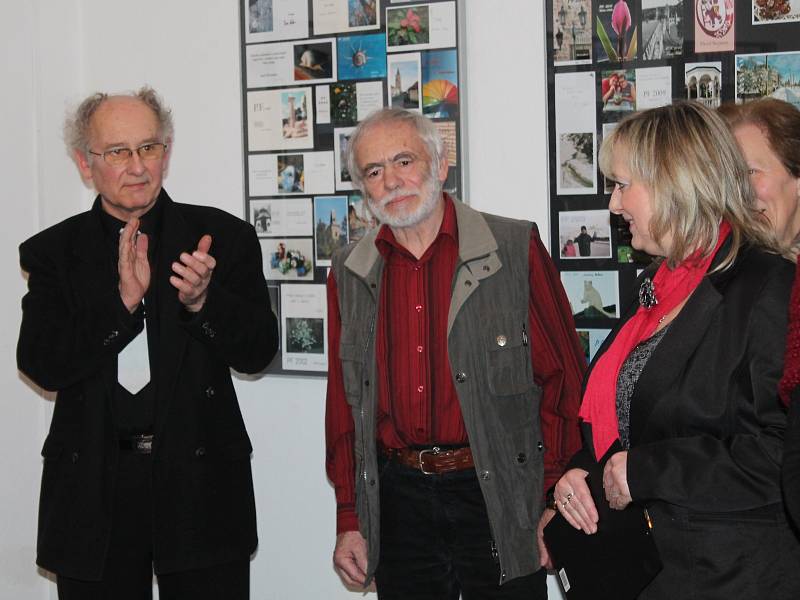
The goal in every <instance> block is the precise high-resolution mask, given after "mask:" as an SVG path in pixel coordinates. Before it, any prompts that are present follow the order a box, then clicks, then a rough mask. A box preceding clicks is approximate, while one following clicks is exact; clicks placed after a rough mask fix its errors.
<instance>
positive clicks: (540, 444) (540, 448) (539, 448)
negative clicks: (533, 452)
mask: <svg viewBox="0 0 800 600" xmlns="http://www.w3.org/2000/svg"><path fill="white" fill-rule="evenodd" d="M536 449H537V450H538V451H539V452H541V451H542V450H544V444H543V443H542V442H538V443H537V444H536Z"/></svg>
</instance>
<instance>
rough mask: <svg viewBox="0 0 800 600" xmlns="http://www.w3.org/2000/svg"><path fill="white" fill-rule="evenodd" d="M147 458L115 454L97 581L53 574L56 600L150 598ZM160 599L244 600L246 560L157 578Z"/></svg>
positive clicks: (247, 587)
mask: <svg viewBox="0 0 800 600" xmlns="http://www.w3.org/2000/svg"><path fill="white" fill-rule="evenodd" d="M151 466H152V460H151V456H150V455H147V454H135V453H132V452H121V453H120V460H119V474H118V477H117V488H116V490H115V493H114V516H113V525H112V528H111V540H110V544H109V548H108V555H107V557H106V564H105V567H104V571H103V580H102V581H81V580H78V579H71V578H69V577H63V576H61V575H57V580H56V582H57V587H58V598H59V600H151V599H152V597H153V536H152V530H153V521H152V506H153V503H152V488H151V485H152V484H151V477H150V472H151ZM158 595H159V598H160V600H185V599H188V598H191V599H192V600H247V599H248V598H249V597H250V561H249V559H247V560H242V561H237V562H233V563H229V564H224V565H216V566H213V567H210V568H207V569H197V570H193V571H181V572H178V573H169V574H167V575H160V576H159V577H158Z"/></svg>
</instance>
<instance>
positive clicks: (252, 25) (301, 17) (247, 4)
mask: <svg viewBox="0 0 800 600" xmlns="http://www.w3.org/2000/svg"><path fill="white" fill-rule="evenodd" d="M242 10H243V11H244V14H245V26H244V34H245V43H247V44H253V43H259V42H278V41H281V40H291V39H298V38H307V37H308V3H307V2H296V1H295V0H242Z"/></svg>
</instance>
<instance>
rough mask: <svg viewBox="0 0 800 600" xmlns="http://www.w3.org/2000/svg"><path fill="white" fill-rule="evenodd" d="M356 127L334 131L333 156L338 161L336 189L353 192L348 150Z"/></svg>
mask: <svg viewBox="0 0 800 600" xmlns="http://www.w3.org/2000/svg"><path fill="white" fill-rule="evenodd" d="M353 131H355V127H341V128H338V129H334V130H333V146H334V148H333V155H334V157H335V158H334V159H335V161H336V171H335V173H336V189H337V190H352V189H353V179H352V177H350V167H349V165H348V164H347V148H348V144H349V142H350V136H351V135H352V134H353Z"/></svg>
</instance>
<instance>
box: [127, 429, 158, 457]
mask: <svg viewBox="0 0 800 600" xmlns="http://www.w3.org/2000/svg"><path fill="white" fill-rule="evenodd" d="M119 449H120V450H126V451H128V452H134V453H136V454H150V453H152V452H153V434H151V433H143V434H138V435H128V436H124V437H120V438H119Z"/></svg>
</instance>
